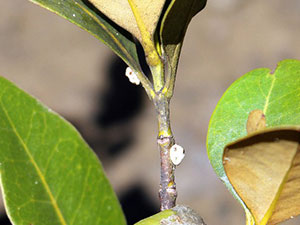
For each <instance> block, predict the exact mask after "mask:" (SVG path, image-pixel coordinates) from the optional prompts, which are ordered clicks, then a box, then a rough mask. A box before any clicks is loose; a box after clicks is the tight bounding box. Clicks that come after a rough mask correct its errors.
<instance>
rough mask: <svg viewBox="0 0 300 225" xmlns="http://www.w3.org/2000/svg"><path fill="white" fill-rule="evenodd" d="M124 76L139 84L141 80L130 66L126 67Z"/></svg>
mask: <svg viewBox="0 0 300 225" xmlns="http://www.w3.org/2000/svg"><path fill="white" fill-rule="evenodd" d="M125 75H126V77H128V79H129V81H130V82H131V83H133V84H136V85H139V84H140V83H141V82H140V80H139V78H138V77H137V75H136V72H134V71H133V70H132V69H131V68H130V67H127V68H126V72H125Z"/></svg>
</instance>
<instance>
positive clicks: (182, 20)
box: [160, 0, 206, 74]
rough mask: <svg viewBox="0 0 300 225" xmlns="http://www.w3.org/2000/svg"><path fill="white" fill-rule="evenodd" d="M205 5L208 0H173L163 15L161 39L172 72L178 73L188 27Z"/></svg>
mask: <svg viewBox="0 0 300 225" xmlns="http://www.w3.org/2000/svg"><path fill="white" fill-rule="evenodd" d="M205 5H206V0H172V1H171V3H170V4H169V6H168V8H167V11H166V12H165V14H164V16H163V19H162V22H161V27H160V39H161V45H162V48H163V51H164V52H165V54H166V56H167V59H168V61H169V66H170V68H171V73H172V74H176V70H177V65H178V60H179V55H180V51H181V47H182V44H183V39H184V36H185V32H186V30H187V27H188V25H189V23H190V21H191V19H192V17H193V16H195V15H196V14H197V13H198V12H200V11H201V10H202V9H203V8H204V7H205Z"/></svg>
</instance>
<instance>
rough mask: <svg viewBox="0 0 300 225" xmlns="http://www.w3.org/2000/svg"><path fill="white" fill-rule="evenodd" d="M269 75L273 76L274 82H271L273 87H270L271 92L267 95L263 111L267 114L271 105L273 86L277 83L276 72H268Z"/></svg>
mask: <svg viewBox="0 0 300 225" xmlns="http://www.w3.org/2000/svg"><path fill="white" fill-rule="evenodd" d="M268 76H272V78H273V79H272V83H271V87H270V90H269V93H268V95H267V96H266V103H265V106H264V111H263V113H264V114H265V115H266V113H267V110H268V106H269V102H270V97H271V94H272V91H273V88H274V83H275V80H276V77H275V74H274V75H272V74H268Z"/></svg>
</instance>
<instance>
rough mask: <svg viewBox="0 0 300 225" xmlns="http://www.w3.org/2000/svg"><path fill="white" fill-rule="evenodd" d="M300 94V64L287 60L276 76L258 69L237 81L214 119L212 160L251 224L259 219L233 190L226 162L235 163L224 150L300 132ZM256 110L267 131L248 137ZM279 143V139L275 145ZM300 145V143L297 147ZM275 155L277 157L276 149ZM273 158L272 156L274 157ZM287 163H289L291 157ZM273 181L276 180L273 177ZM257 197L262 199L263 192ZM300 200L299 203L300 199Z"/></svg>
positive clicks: (210, 147) (210, 133)
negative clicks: (284, 131)
mask: <svg viewBox="0 0 300 225" xmlns="http://www.w3.org/2000/svg"><path fill="white" fill-rule="evenodd" d="M299 93H300V61H299V60H284V61H281V62H279V64H278V67H277V68H276V70H275V72H274V73H273V72H271V71H270V70H269V69H265V68H263V69H256V70H253V71H251V72H249V73H247V74H246V75H244V76H243V77H241V78H240V79H238V80H237V81H235V82H234V83H233V84H232V85H231V86H230V87H229V88H228V90H227V91H226V92H225V94H224V95H223V97H222V98H221V100H220V101H219V103H218V105H217V107H216V109H215V111H214V113H213V115H212V117H211V121H210V124H209V129H208V135H207V150H208V156H209V159H210V161H211V164H212V166H213V167H214V169H215V171H216V173H217V175H218V176H219V177H220V178H221V179H222V181H223V182H224V183H225V185H226V186H227V187H228V189H229V190H230V191H231V192H232V193H233V195H234V196H235V198H237V199H238V200H239V201H240V203H241V204H242V205H243V207H244V209H245V211H246V215H247V219H248V222H247V224H253V223H254V220H258V218H256V217H255V215H254V214H253V211H254V209H253V208H250V206H249V203H247V201H245V196H242V197H241V193H240V191H241V190H239V191H237V190H236V189H235V188H234V187H233V185H232V183H231V181H230V179H234V178H231V177H229V176H228V174H227V173H225V170H224V164H226V163H227V162H226V161H229V162H231V159H230V158H229V159H228V158H223V157H224V150H225V149H228V148H232V147H231V146H232V145H234V144H237V143H238V144H240V145H243V146H244V145H246V143H249V138H251V137H254V139H255V141H256V143H255V145H257V143H259V137H260V135H261V134H265V136H264V138H267V134H268V132H271V131H274V132H275V131H276V132H278V131H280V130H281V129H287V130H292V131H293V132H296V133H297V132H298V131H297V129H298V128H297V127H298V126H299V125H300V117H299V110H300V95H299ZM254 110H260V111H261V112H262V114H263V116H264V117H265V119H266V121H265V126H266V128H265V130H260V131H255V132H254V133H252V134H248V136H247V129H246V126H247V121H248V117H249V114H250V113H251V112H253V111H254ZM249 119H250V118H249ZM256 124H257V126H258V127H261V123H260V122H257V123H256ZM270 129H271V130H270ZM274 129H275V130H274ZM249 130H251V129H248V131H249ZM289 132H290V131H289ZM279 138H281V136H279ZM246 140H248V142H246V143H245V142H243V141H246ZM252 140H253V139H252ZM278 140H281V139H278ZM278 140H277V139H276V138H275V139H274V142H276V141H278ZM279 143H280V142H279ZM298 144H299V143H298V142H297V141H296V146H297V145H298ZM265 149H268V148H265ZM296 149H297V147H296ZM298 150H299V149H298ZM298 150H297V151H298ZM226 151H227V150H226ZM239 152H240V153H242V152H243V151H242V150H240V151H239ZM251 154H252V153H251ZM251 154H250V157H251ZM260 154H261V153H260ZM274 154H277V152H276V151H275V150H274ZM286 154H287V153H286ZM291 154H292V156H291V157H292V158H291V160H290V164H289V166H290V169H291V170H292V168H293V163H294V162H295V160H297V157H296V156H295V154H293V153H291ZM266 155H267V154H265V156H264V157H267V156H266ZM227 156H228V155H227ZM252 156H253V155H252ZM269 156H270V157H271V155H270V154H269ZM225 157H226V155H225ZM278 157H282V155H280V154H279V155H278ZM248 160H249V158H248ZM253 160H254V159H253ZM268 160H270V159H267V158H264V159H263V160H262V161H264V162H268ZM285 160H288V156H287V155H286V157H285ZM229 162H228V163H229ZM248 163H249V161H247V162H246V163H245V164H244V165H247V164H248ZM261 164H262V163H261V162H260V160H258V159H257V160H256V162H254V163H253V165H252V168H254V170H256V169H257V167H256V166H259V165H261ZM268 164H269V165H270V163H266V165H268ZM266 168H268V166H266ZM290 172H291V171H289V170H288V171H287V172H286V174H285V176H286V177H285V178H282V180H281V182H283V184H285V186H287V184H286V182H287V180H286V179H287V178H288V177H289V176H290V174H289V173H290ZM270 178H271V179H272V178H273V177H270ZM274 178H275V177H274ZM297 180H298V181H297V182H299V179H297ZM297 185H298V186H297V188H298V189H299V188H300V187H299V184H297ZM285 186H284V187H285ZM280 188H281V187H280ZM280 188H279V189H278V190H276V191H275V198H274V201H275V202H273V203H274V204H276V203H277V201H278V198H280V194H282V193H283V190H282V189H280ZM238 192H239V193H238ZM257 196H259V193H258V195H257ZM257 196H253V197H257ZM297 201H298V202H299V201H300V198H299V199H298V200H297ZM273 203H272V204H273ZM297 204H298V203H297ZM269 207H273V206H269ZM298 211H299V210H298ZM267 213H270V214H272V212H271V211H268V210H267ZM264 216H267V217H266V218H267V220H268V219H269V218H270V217H271V215H264ZM291 216H292V215H291ZM281 219H282V218H281ZM267 220H262V221H256V223H257V224H260V225H261V224H266V223H267V222H268V221H267ZM269 222H270V221H269ZM270 224H272V223H270Z"/></svg>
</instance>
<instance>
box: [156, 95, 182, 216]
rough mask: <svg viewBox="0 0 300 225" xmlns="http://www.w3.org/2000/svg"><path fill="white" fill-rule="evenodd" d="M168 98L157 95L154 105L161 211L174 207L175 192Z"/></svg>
mask: <svg viewBox="0 0 300 225" xmlns="http://www.w3.org/2000/svg"><path fill="white" fill-rule="evenodd" d="M169 103H170V98H167V97H166V96H165V95H162V94H160V95H157V96H156V98H155V99H154V104H155V108H156V112H157V118H158V130H159V133H158V138H157V144H158V147H159V151H160V160H161V170H160V173H161V175H160V189H159V198H160V203H161V207H160V209H161V211H163V210H166V209H171V208H173V207H174V206H175V205H176V198H177V191H176V184H175V166H174V165H173V163H172V161H171V159H170V148H171V147H172V146H173V145H174V143H175V140H174V137H173V134H172V131H171V126H170V110H169Z"/></svg>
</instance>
